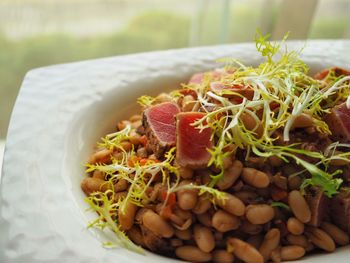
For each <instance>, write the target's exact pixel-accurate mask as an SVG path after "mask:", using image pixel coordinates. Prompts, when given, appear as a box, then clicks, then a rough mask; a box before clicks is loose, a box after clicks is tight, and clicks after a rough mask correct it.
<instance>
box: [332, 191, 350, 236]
mask: <svg viewBox="0 0 350 263" xmlns="http://www.w3.org/2000/svg"><path fill="white" fill-rule="evenodd" d="M330 210H331V218H332V221H333V223H334V224H335V225H337V226H338V227H340V228H341V229H343V230H344V231H346V232H348V233H349V234H350V196H349V195H344V194H338V195H337V196H335V197H333V198H332V199H331V205H330Z"/></svg>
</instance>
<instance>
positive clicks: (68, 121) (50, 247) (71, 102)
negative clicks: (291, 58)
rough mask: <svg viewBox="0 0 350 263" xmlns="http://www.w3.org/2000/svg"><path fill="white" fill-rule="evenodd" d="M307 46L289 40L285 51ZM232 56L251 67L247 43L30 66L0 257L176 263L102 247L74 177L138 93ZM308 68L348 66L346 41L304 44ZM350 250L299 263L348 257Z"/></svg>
mask: <svg viewBox="0 0 350 263" xmlns="http://www.w3.org/2000/svg"><path fill="white" fill-rule="evenodd" d="M302 45H304V43H300V42H289V43H288V46H289V48H295V47H296V46H298V47H300V46H302ZM221 57H235V58H238V59H241V60H243V61H244V62H245V63H246V64H252V65H256V64H257V63H258V62H259V60H258V58H259V55H258V54H257V53H256V51H255V46H254V45H253V44H240V45H225V46H215V47H203V48H192V49H182V50H170V51H164V52H152V53H145V54H136V55H129V56H120V57H114V58H107V59H100V60H93V61H86V62H79V63H73V64H66V65H57V66H52V67H47V68H41V69H36V70H33V71H30V72H29V73H28V74H27V75H26V77H25V79H24V82H23V85H22V88H21V91H20V94H19V96H18V99H17V102H16V105H15V108H14V111H13V115H12V118H11V123H10V128H9V132H8V138H7V142H6V149H5V157H4V164H3V178H2V182H1V194H0V195H1V196H0V198H1V199H0V200H1V210H0V262H11V263H13V262H29V263H30V262H67V263H68V262H86V263H89V262H91V263H92V262H93V263H95V262H105V263H108V262H118V263H122V262H129V263H133V262H135V263H136V262H144V263H147V262H165V261H166V262H175V260H172V259H166V258H164V257H161V256H158V255H155V254H152V253H147V255H146V256H142V255H139V254H135V253H133V252H129V251H127V250H125V249H105V248H103V247H102V245H101V240H104V239H105V238H106V237H105V236H103V235H101V234H100V233H99V232H94V231H92V230H88V229H87V228H86V226H87V224H88V222H89V220H91V219H92V218H93V217H94V216H95V215H94V214H93V213H87V212H86V211H85V209H86V208H87V205H86V204H85V203H84V201H83V199H84V194H83V193H82V191H81V190H80V182H81V180H82V178H83V177H84V176H85V175H84V167H83V163H84V162H85V161H86V159H87V157H88V156H89V154H90V153H91V151H92V149H93V145H94V144H95V142H96V141H97V140H98V139H99V138H100V137H101V136H102V135H103V134H105V133H106V132H108V131H109V130H111V128H112V127H113V126H114V125H115V124H116V121H117V120H120V119H122V118H123V117H125V116H129V115H130V114H131V113H132V112H133V111H135V112H136V110H137V109H138V107H137V104H136V98H137V97H139V96H140V95H143V94H149V95H155V94H157V93H159V92H160V91H161V90H171V89H172V88H175V87H176V86H177V85H178V84H179V83H180V82H182V81H185V80H186V79H188V78H189V76H190V75H191V74H193V73H195V72H200V71H203V70H207V69H211V68H214V67H217V66H219V65H218V64H217V63H216V62H215V60H216V59H217V58H221ZM302 59H303V60H304V61H305V62H306V63H307V64H308V65H309V66H310V68H311V72H315V71H318V70H320V69H323V68H326V67H330V66H334V65H337V66H340V67H346V68H349V67H350V41H310V42H308V43H307V45H306V48H305V50H304V52H303V55H302ZM349 252H350V247H349V246H348V247H344V248H342V249H338V250H337V251H336V252H335V253H332V254H319V255H315V256H312V257H306V258H305V259H303V260H301V261H298V262H315V261H317V262H319V263H322V262H331V261H332V260H336V261H337V262H339V263H340V262H350V256H349V255H350V254H349Z"/></svg>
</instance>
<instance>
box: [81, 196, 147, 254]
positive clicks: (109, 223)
mask: <svg viewBox="0 0 350 263" xmlns="http://www.w3.org/2000/svg"><path fill="white" fill-rule="evenodd" d="M85 201H86V202H87V203H88V204H89V205H90V210H92V211H95V212H97V213H98V215H99V216H98V218H97V219H95V220H93V221H92V222H90V224H89V225H88V227H89V228H91V227H97V228H100V229H101V230H104V229H105V228H107V227H108V228H109V229H110V230H112V231H113V232H114V234H115V237H116V238H114V239H113V240H112V241H108V242H104V245H106V246H107V247H111V246H116V247H125V248H127V249H129V250H132V251H135V252H137V253H140V254H145V251H144V250H143V248H141V247H139V246H137V245H135V244H134V243H133V242H132V241H130V239H129V238H128V237H127V236H126V235H125V233H124V232H123V231H121V230H120V229H119V226H118V223H117V221H116V219H115V218H116V217H117V211H118V209H119V208H118V204H117V203H115V202H114V192H113V191H111V190H109V191H107V192H105V193H102V192H98V193H93V194H91V196H89V197H88V198H86V199H85Z"/></svg>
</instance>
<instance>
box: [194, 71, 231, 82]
mask: <svg viewBox="0 0 350 263" xmlns="http://www.w3.org/2000/svg"><path fill="white" fill-rule="evenodd" d="M225 74H227V73H226V72H225V71H224V70H213V71H207V72H201V73H196V74H194V75H192V77H191V78H190V80H189V81H188V84H201V83H202V82H203V80H204V78H205V75H210V77H211V79H212V80H219V79H220V78H221V76H222V75H225Z"/></svg>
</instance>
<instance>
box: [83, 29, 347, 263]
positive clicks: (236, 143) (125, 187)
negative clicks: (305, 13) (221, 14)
mask: <svg viewBox="0 0 350 263" xmlns="http://www.w3.org/2000/svg"><path fill="white" fill-rule="evenodd" d="M282 43H283V42H282ZM256 47H257V50H258V51H259V52H260V53H261V54H262V56H263V57H265V60H264V62H262V63H261V64H260V65H259V66H257V67H251V66H247V65H245V64H243V63H242V62H240V61H238V60H235V59H222V60H220V62H222V63H223V65H224V66H223V67H221V68H219V69H215V70H213V71H209V72H204V73H197V74H195V75H193V76H192V77H191V79H190V80H189V81H188V83H186V84H182V85H181V87H180V88H179V89H177V90H174V91H171V92H169V93H162V94H160V95H158V96H156V97H150V96H142V97H140V98H139V99H138V103H139V104H140V105H141V106H142V112H141V113H140V114H139V115H133V116H131V117H130V118H128V119H126V120H121V121H119V122H118V123H117V127H116V131H115V132H113V133H111V134H107V135H106V136H105V137H104V138H102V139H101V141H100V142H99V143H98V144H97V147H96V150H95V152H94V153H93V154H92V155H91V157H90V160H89V161H88V163H87V165H86V167H87V170H86V172H87V176H86V177H85V178H84V179H83V181H82V183H81V188H82V190H83V191H84V193H85V194H86V195H87V197H86V202H87V203H88V204H89V206H90V208H91V210H92V211H95V212H96V214H97V216H96V219H95V220H94V221H92V222H91V223H90V224H89V227H99V228H101V229H102V230H103V231H110V230H111V233H112V234H113V235H111V238H112V239H111V240H109V241H108V242H105V243H104V245H105V246H121V247H125V248H127V249H130V250H133V251H136V252H139V253H144V252H145V250H144V249H147V250H150V251H152V252H155V253H158V254H162V255H165V256H168V257H172V258H178V259H182V260H186V261H191V262H233V261H234V259H235V258H236V259H239V261H242V262H254V263H259V262H267V261H272V262H281V261H288V260H296V259H299V258H302V257H303V256H304V255H305V254H312V253H317V251H326V252H332V251H334V250H335V249H336V247H339V246H345V245H347V244H348V243H349V234H350V212H349V211H350V151H349V149H350V71H347V70H346V69H342V68H338V67H333V68H329V69H325V70H323V71H321V72H319V73H317V74H316V75H314V76H313V77H312V76H310V75H309V72H308V67H307V65H306V64H305V63H304V62H303V61H302V60H301V59H300V58H299V53H300V52H299V51H288V50H287V49H284V48H282V46H281V44H276V43H271V42H268V41H267V40H266V37H263V36H261V35H259V36H258V38H257V39H256Z"/></svg>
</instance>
